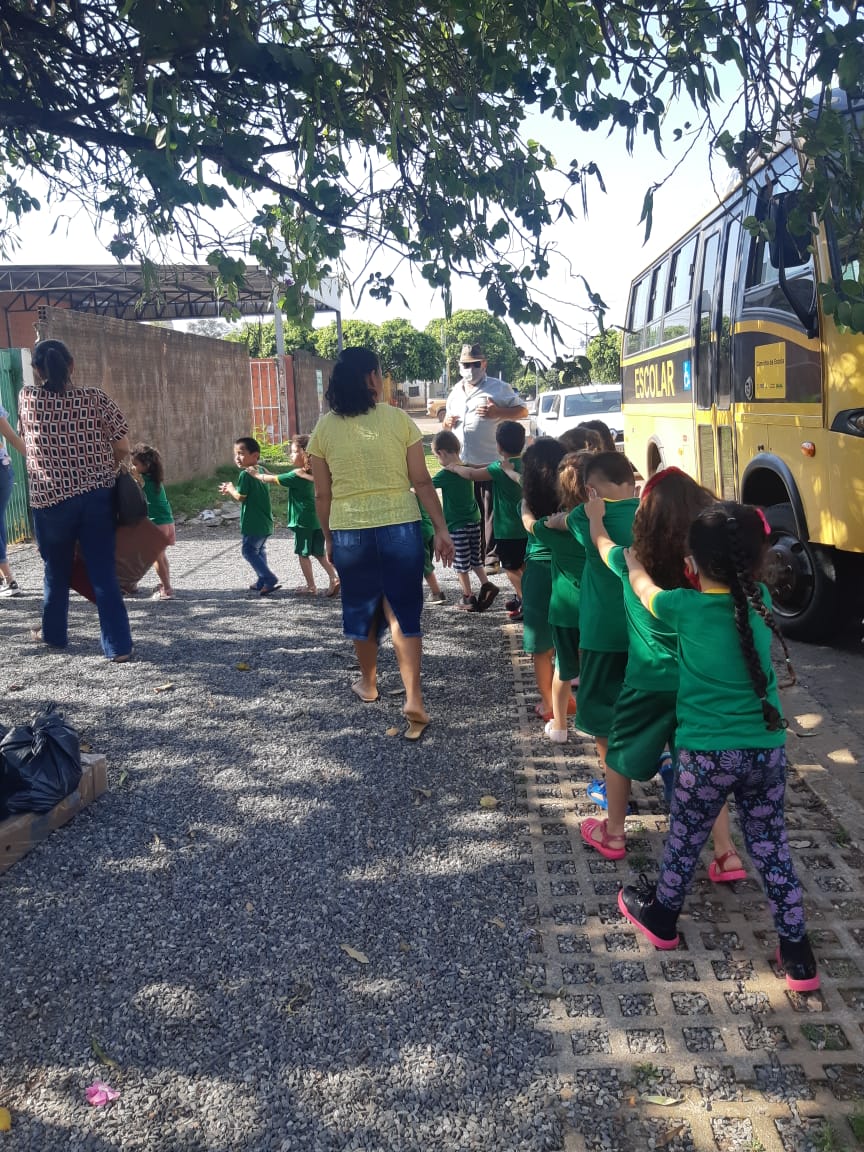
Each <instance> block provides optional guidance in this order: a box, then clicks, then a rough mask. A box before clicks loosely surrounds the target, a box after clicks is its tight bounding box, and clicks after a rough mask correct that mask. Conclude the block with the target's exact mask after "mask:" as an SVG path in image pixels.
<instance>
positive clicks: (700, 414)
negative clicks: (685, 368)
mask: <svg viewBox="0 0 864 1152" xmlns="http://www.w3.org/2000/svg"><path fill="white" fill-rule="evenodd" d="M720 237H721V232H720V227H719V225H718V226H717V227H716V228H715V229H714V230H713V231H711V232H709V233H708V235H706V236H705V238H704V242H703V244H702V262H701V266H700V272H699V280H698V282H697V283H698V291H697V293H696V307H695V309H694V313H693V318H694V322H695V325H696V330H695V332H694V338H693V351H694V358H695V361H696V363H695V365H694V368H695V378H696V388H695V393H696V394H695V397H694V400H695V406H694V409H693V420H694V424H695V428H694V433H695V437H696V467H697V470H698V473H699V482H700V484H704V485H705V487H706V488H710V489H711V491H712V492H717V491H719V484H718V477H717V452H716V448H715V444H716V414H715V412H716V409H715V397H716V395H717V375H718V369H719V364H718V359H719V355H718V354H719V342H718V340H717V292H716V282H717V268H718V264H719V259H720Z"/></svg>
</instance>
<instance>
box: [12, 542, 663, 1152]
mask: <svg viewBox="0 0 864 1152" xmlns="http://www.w3.org/2000/svg"><path fill="white" fill-rule="evenodd" d="M12 559H13V564H14V567H15V572H16V576H17V578H18V580H19V583H21V584H22V586H23V587H25V588H30V589H35V588H37V587H39V584H40V579H41V576H40V564H39V560H38V556H37V555H36V553H35V549H33V548H32V547H30V546H25V547H23V548H21V549H19V550H17V552H16V553H15V554H14V556H13V557H12ZM271 559H272V561H273V566H274V568H275V570H276V571H277V572H278V573H279V574H280V575H281V576H282V577H283V580H284V581H285V583H286V585H287V586H291V585H293V584H296V583H297V582H298V581H299V579H300V574H299V568H297V566H296V562H295V561H294V559H293V557H292V556H290V545H289V542H288V539H287V536H286V534H285V532H284V530H283V531H282V532H281V533H280V534H279V535H277V537H276V539H275V540H274V542H273V544H272V546H271ZM171 561H172V571H173V578H174V581H175V583H176V587H177V589H178V597H177V599H176V600H175V601H173V602H171V603H159V602H152V601H149V600H141V599H139V600H134V601H129V602H128V603H129V611H130V617H131V620H132V628H133V635H134V638H135V650H136V659H135V660H134V662H131V663H129V664H125V665H112V664H109V663H108V662H107V661H105V660H104V659H102V658H101V655H100V653H99V649H98V632H97V626H96V614H95V610H94V609H93V608H92V606H90V605H88V604H85V603H84V602H83V601H81V600H79V599H77V598H74V603H73V607H72V612H71V643H70V647H69V649H68V651H67V652H66V653H64V654H59V655H58V654H51V653H49V652H47V651H45V650H44V649H42V648H37V646H35V645H34V644H32V643H30V642H29V640H28V629H29V628H30V627H31V626H33V625H34V624H35V623H37V622H38V611H39V605H40V599H39V596H38V595H37V594H36V593H35V592H32V593H31V594H29V595H28V596H25V597H22V598H20V599H18V600H11V601H2V602H0V620H2V626H0V630H2V635H3V660H2V665H0V693H2V696H0V698H2V699H3V705H2V708H0V721H2V722H4V723H6V724H12V723H14V722H19V721H21V720H22V719H24V718H26V717H27V716H28V715H29V714H30V713H31V712H32V711H33V710H34V709H35V708H36V707H37V706H38V705H39V704H40V702H42V701H44V700H49V699H51V700H56V701H57V702H58V704H59V705H60V706H61V708H62V709H63V710H64V711H65V713H66V715H67V716H68V718H69V719H70V720H71V722H72V723H73V724H74V725H75V726H76V727H77V728H78V730H79V731H80V732H81V734H82V738H83V739H85V740H86V741H87V743H89V744H90V745H91V746H92V748H93V750H94V751H102V752H104V753H105V754H106V756H107V758H108V764H109V780H110V790H109V792H108V793H107V794H106V795H104V796H103V797H102V798H100V799H99V800H98V801H97V802H96V803H95V804H94V805H93V806H92V807H90V808H89V809H87V810H86V811H85V812H84V813H82V814H81V815H79V816H78V817H77V818H76V819H75V820H74V821H73V822H72V823H71V824H70V825H68V826H67V827H66V828H64V829H62V830H60V831H58V832H56V833H54V834H53V835H52V836H51V837H50V838H49V839H48V841H47V842H45V843H44V844H43V845H41V846H40V847H39V848H37V849H36V850H35V851H34V852H32V853H31V854H30V855H29V856H27V857H25V858H24V859H23V860H22V861H21V862H19V863H18V864H16V865H15V866H14V867H13V868H12V869H11V870H10V871H9V872H8V873H7V874H6V875H5V876H3V877H0V931H2V960H0V1105H3V1106H6V1107H8V1108H9V1109H10V1110H11V1112H12V1131H11V1133H9V1134H7V1135H5V1136H0V1141H2V1145H3V1150H4V1152H25V1150H26V1152H53V1150H58V1152H59V1150H61V1149H62V1150H63V1152H68V1150H78V1149H82V1150H83V1149H86V1150H88V1152H109V1150H113V1149H130V1150H132V1149H135V1150H142V1152H143V1150H148V1152H149V1150H154V1152H155V1150H157V1149H158V1150H166V1152H168V1150H170V1152H193V1150H195V1152H197V1150H199V1149H201V1150H203V1149H213V1150H218V1152H228V1150H234V1149H250V1150H254V1152H258V1150H262V1152H263V1150H275V1152H294V1150H298V1152H300V1150H303V1152H311V1150H314V1152H318V1150H321V1152H329V1150H334V1152H335V1150H337V1149H338V1150H342V1149H345V1150H348V1149H375V1150H376V1152H377V1150H384V1149H394V1150H395V1149H398V1150H399V1152H414V1150H416V1152H420V1150H421V1149H422V1150H424V1152H429V1150H438V1149H440V1150H442V1152H444V1150H450V1149H454V1150H455V1149H460V1150H464V1149H475V1148H477V1149H479V1148H484V1149H489V1148H494V1149H496V1152H504V1150H507V1149H513V1150H516V1149H519V1152H533V1150H540V1149H555V1148H560V1147H562V1146H563V1145H562V1137H561V1133H560V1130H559V1120H558V1119H557V1118H556V1113H555V1110H554V1109H553V1107H552V1104H553V1101H554V1098H555V1095H556V1086H555V1084H554V1083H553V1082H552V1081H551V1080H550V1078H549V1077H548V1075H547V1073H546V1072H545V1071H544V1069H543V1062H542V1058H543V1056H544V1055H546V1054H547V1052H548V1042H547V1038H546V1037H544V1036H543V1035H542V1034H541V1033H538V1032H536V1031H535V1030H534V1028H533V1023H534V1020H535V1019H536V1016H537V1013H538V1012H540V1011H541V1006H540V1005H538V1003H537V999H538V998H537V997H536V996H531V995H530V993H528V992H527V991H526V985H525V972H526V969H527V970H528V971H529V972H530V968H528V967H527V966H528V964H529V962H530V957H531V933H530V931H527V932H526V925H525V923H524V922H523V919H522V906H523V902H524V900H525V896H526V892H527V891H528V890H527V889H526V884H529V883H531V881H530V875H528V874H527V873H526V870H525V867H524V865H522V864H520V863H519V860H518V856H517V850H516V836H515V834H514V828H515V824H516V822H515V820H514V819H513V818H512V817H511V816H510V815H509V814H508V813H509V812H510V811H511V810H512V809H511V800H512V796H513V781H512V775H511V770H512V765H513V762H515V757H514V755H513V751H512V748H511V742H510V738H509V732H510V730H511V728H513V727H514V726H515V724H514V718H515V714H514V715H511V713H512V712H513V709H514V704H513V700H512V686H511V685H512V682H511V678H510V673H509V669H508V667H507V662H506V655H505V646H504V640H503V634H502V633H501V631H500V630H499V628H498V625H499V624H500V622H501V620H502V619H503V615H502V612H501V611H497V612H493V613H490V615H489V616H487V617H483V616H481V617H466V616H464V615H462V614H459V613H456V612H454V611H451V610H450V608H449V607H448V608H444V609H438V610H437V611H436V612H435V613H434V614H433V613H432V612H429V613H427V619H426V621H425V625H426V628H427V641H426V652H425V665H424V669H425V674H424V680H425V687H426V695H427V703H428V706H429V707H430V710H431V711H432V713H433V716H434V719H435V723H434V724H433V725H432V726H431V727H430V728H429V730H428V731H427V733H426V735H425V737H424V739H423V740H422V741H421V742H420V743H419V744H418V745H412V744H409V743H407V742H406V741H403V740H402V739H401V738H400V737H399V736H389V737H388V736H387V735H386V734H385V733H386V729H387V728H388V727H390V726H391V725H396V726H399V728H400V730H401V727H402V725H401V724H400V714H399V710H400V706H401V698H400V696H398V695H396V694H395V690H396V689H397V688H398V685H399V680H398V676H397V673H396V669H395V663H394V660H393V655H392V651H391V650H390V649H389V647H387V648H386V649H385V650H384V652H383V654H382V673H383V675H382V683H381V702H379V703H377V704H372V705H363V704H361V703H360V702H359V701H355V700H354V698H353V697H352V695H351V693H350V692H349V691H348V685H349V683H350V679H351V676H352V668H353V660H352V657H351V654H350V650H349V645H348V643H347V642H346V641H344V640H343V639H342V636H341V630H340V616H339V608H338V602H336V603H334V602H331V601H328V600H325V599H320V600H316V601H310V600H303V599H301V598H292V597H291V596H290V595H286V594H280V595H278V596H274V597H273V598H272V599H269V600H261V599H260V598H258V597H254V596H249V595H247V593H246V592H245V591H244V589H245V588H246V585H247V584H248V583H249V580H250V576H251V572H250V570H249V569H247V567H246V565H245V564H244V563H243V561H242V559H241V557H240V551H239V540H238V539H237V535H236V531H230V532H229V531H228V530H227V529H212V530H207V529H197V530H194V529H188V528H187V529H185V530H182V531H181V532H180V535H179V543H178V546H177V547H176V548H174V549H173V550H172V552H171ZM147 582H150V578H149V577H148V581H145V583H147ZM499 582H502V581H500V580H499ZM443 587H444V588H445V590H446V591H447V593H448V597H449V600H450V602H451V603H455V602H456V583H455V579H454V578H453V577H452V576H450V575H448V576H447V577H446V578H445V579H444V581H443ZM238 664H246V665H248V671H239V670H238V669H237V665H238ZM166 684H171V685H173V687H172V688H170V689H168V690H165V691H157V689H158V688H161V687H162V686H164V685H166ZM486 794H491V795H493V796H496V797H498V798H500V799H501V800H502V802H503V804H502V808H501V809H500V810H498V811H491V810H487V809H485V808H481V807H480V806H479V799H480V797H481V796H483V795H486ZM343 945H346V946H348V947H350V948H352V949H355V950H357V951H358V952H359V953H362V954H364V955H365V957H366V959H367V960H368V963H362V962H360V961H359V960H357V959H354V958H352V957H351V956H350V955H349V954H348V953H347V952H346V951H345V950H344V949H343V947H342V946H343ZM645 1050H646V1051H650V1050H651V1047H650V1045H648V1046H647V1047H646V1049H645ZM106 1058H107V1060H108V1061H110V1063H108V1064H106V1063H105V1062H104V1061H105V1059H106ZM115 1062H116V1063H115ZM96 1079H103V1080H105V1081H107V1082H108V1083H110V1084H111V1086H112V1087H114V1088H116V1089H118V1090H119V1091H120V1098H119V1099H118V1100H116V1101H115V1102H114V1103H112V1104H110V1105H108V1106H107V1107H105V1108H91V1107H89V1106H88V1105H87V1103H86V1102H85V1096H84V1092H85V1088H86V1087H87V1086H88V1085H89V1084H90V1083H91V1082H93V1081H94V1080H96Z"/></svg>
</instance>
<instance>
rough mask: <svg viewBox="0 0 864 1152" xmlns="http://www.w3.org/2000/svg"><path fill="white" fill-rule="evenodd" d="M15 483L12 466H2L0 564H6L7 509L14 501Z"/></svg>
mask: <svg viewBox="0 0 864 1152" xmlns="http://www.w3.org/2000/svg"><path fill="white" fill-rule="evenodd" d="M14 483H15V477H14V476H13V475H12V465H11V464H0V564H5V563H6V509H7V507H8V505H9V501H10V500H11V499H12V485H13V484H14Z"/></svg>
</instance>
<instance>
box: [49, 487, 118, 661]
mask: <svg viewBox="0 0 864 1152" xmlns="http://www.w3.org/2000/svg"><path fill="white" fill-rule="evenodd" d="M33 529H34V531H35V533H36V543H37V544H38V545H39V554H40V556H41V557H42V560H43V561H44V564H45V580H44V587H45V599H44V603H43V605H42V639H43V640H44V641H45V643H46V644H50V645H51V646H52V647H54V648H65V647H66V643H67V641H68V638H69V637H68V624H69V581H70V578H71V575H72V561H73V559H74V556H75V545H76V543H77V545H78V547H79V548H80V550H81V556H82V559H83V560H84V566H85V568H86V569H87V575H88V576H89V577H90V583H91V584H92V585H93V592H94V594H95V596H96V608H97V611H98V612H99V625H100V627H101V629H102V651H103V652H104V653H105V655H106V656H107V657H108V659H109V660H111V659H113V658H114V657H115V656H126V655H128V654H129V653H130V652H131V651H132V634H131V632H130V631H129V617H128V615H127V614H126V605H125V604H124V603H123V596H122V594H121V592H120V585H119V584H118V583H117V565H116V561H115V559H114V512H113V508H112V500H111V489H110V488H97V489H95V490H94V491H93V492H83V493H82V494H81V495H80V496H70V497H69V499H68V500H63V501H61V503H59V504H53V505H52V506H51V507H50V508H34V509H33Z"/></svg>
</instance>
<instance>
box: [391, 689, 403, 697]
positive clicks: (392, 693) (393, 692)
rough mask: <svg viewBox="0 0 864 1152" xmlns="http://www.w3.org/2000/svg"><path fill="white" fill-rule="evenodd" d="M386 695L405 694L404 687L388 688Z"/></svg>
mask: <svg viewBox="0 0 864 1152" xmlns="http://www.w3.org/2000/svg"><path fill="white" fill-rule="evenodd" d="M387 695H388V696H404V695H405V689H404V688H390V689H389V690H388V692H387Z"/></svg>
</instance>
